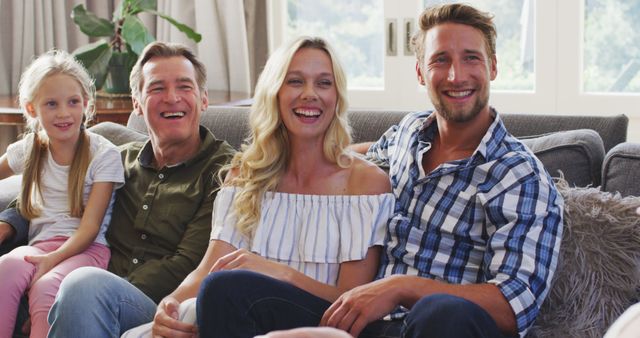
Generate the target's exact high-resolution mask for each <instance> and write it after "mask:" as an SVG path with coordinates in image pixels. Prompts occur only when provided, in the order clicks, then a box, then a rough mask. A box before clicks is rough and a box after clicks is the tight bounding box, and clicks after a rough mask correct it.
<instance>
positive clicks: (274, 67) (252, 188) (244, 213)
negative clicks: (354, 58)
mask: <svg viewBox="0 0 640 338" xmlns="http://www.w3.org/2000/svg"><path fill="white" fill-rule="evenodd" d="M304 48H314V49H319V50H321V51H324V52H325V53H327V55H328V56H329V58H330V59H331V65H332V67H333V75H334V78H335V84H336V89H337V90H336V91H337V96H338V97H337V101H336V113H335V116H334V119H333V121H331V123H330V125H329V128H328V129H327V131H326V133H325V138H324V146H323V151H324V156H325V157H326V158H327V159H328V160H329V161H331V162H332V163H335V164H337V165H338V166H340V167H342V168H347V167H349V166H350V165H351V163H352V162H353V157H352V156H351V155H349V154H348V153H347V152H346V147H347V146H348V145H349V144H350V143H351V129H350V127H349V122H348V120H347V98H346V95H347V78H346V76H345V73H344V70H343V68H342V65H341V64H340V62H339V61H338V58H337V56H336V53H335V52H334V51H333V49H332V48H331V47H330V46H329V44H328V43H327V42H326V41H325V40H323V39H321V38H317V37H307V36H304V37H299V38H297V39H295V40H293V41H291V42H290V43H289V44H287V45H285V46H283V47H281V48H279V49H278V50H276V51H275V52H274V53H273V55H271V57H269V60H267V63H266V65H265V68H264V70H263V71H262V74H261V75H260V78H259V79H258V83H257V84H256V91H255V95H254V103H253V105H252V106H251V110H250V113H249V129H250V135H249V137H248V138H247V139H246V140H245V144H244V145H243V146H242V148H241V151H240V152H238V153H236V154H235V156H234V157H233V159H232V160H231V162H230V163H229V164H228V165H226V166H225V167H223V169H222V170H221V171H220V178H221V179H222V177H224V175H225V174H226V173H228V172H229V171H230V170H235V171H237V176H236V177H234V178H233V179H232V180H231V181H230V182H228V183H226V185H231V186H235V187H237V188H239V189H238V193H237V194H236V195H235V197H234V201H233V209H234V212H235V214H236V216H237V223H236V228H237V229H238V230H239V231H240V233H242V234H243V235H244V236H245V237H247V238H248V239H252V238H253V235H254V233H255V228H256V226H257V224H258V222H259V220H260V208H261V202H262V199H263V197H264V195H265V193H266V192H267V191H275V190H276V188H277V186H278V182H279V181H280V179H281V177H282V175H283V173H284V170H285V169H286V166H287V163H288V162H289V158H290V153H289V149H290V146H289V136H288V132H287V129H286V127H285V126H284V123H283V122H282V120H281V118H280V111H279V108H278V92H279V91H280V87H281V86H282V84H283V82H284V79H285V76H286V74H287V71H288V69H289V65H290V64H291V60H292V59H293V57H294V55H295V54H296V52H297V51H298V50H301V49H304Z"/></svg>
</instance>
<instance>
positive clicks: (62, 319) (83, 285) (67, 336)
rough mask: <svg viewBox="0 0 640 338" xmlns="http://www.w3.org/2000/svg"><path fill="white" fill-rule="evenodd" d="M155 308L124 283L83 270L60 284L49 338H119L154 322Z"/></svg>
mask: <svg viewBox="0 0 640 338" xmlns="http://www.w3.org/2000/svg"><path fill="white" fill-rule="evenodd" d="M155 312H156V304H155V303H154V302H153V300H151V298H149V297H147V296H146V295H145V294H144V293H143V292H142V291H140V290H139V289H138V288H136V287H135V286H133V285H132V284H131V283H129V282H128V281H126V280H125V279H123V278H121V277H118V276H116V275H114V274H112V273H110V272H108V271H105V270H101V269H97V268H92V267H83V268H79V269H77V270H75V271H73V272H72V273H70V274H69V275H67V277H66V278H65V279H64V280H63V281H62V284H61V285H60V291H59V292H58V296H57V297H56V300H55V302H54V303H53V307H52V308H51V311H50V312H49V324H51V329H50V331H49V335H48V337H49V338H74V337H92V338H102V337H105V338H107V337H109V338H111V337H120V335H121V334H122V333H124V332H125V331H126V330H128V329H130V328H132V327H136V326H138V325H142V324H144V323H147V322H150V321H152V320H153V316H154V314H155Z"/></svg>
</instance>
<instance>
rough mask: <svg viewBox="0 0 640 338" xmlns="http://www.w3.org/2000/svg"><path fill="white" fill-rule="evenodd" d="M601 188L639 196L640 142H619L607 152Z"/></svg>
mask: <svg viewBox="0 0 640 338" xmlns="http://www.w3.org/2000/svg"><path fill="white" fill-rule="evenodd" d="M602 190H604V191H611V192H615V191H617V192H620V193H621V194H622V196H628V195H633V196H640V143H630V142H627V143H621V144H618V145H617V146H615V147H614V148H613V149H611V151H609V152H608V153H607V156H606V157H605V159H604V164H603V168H602Z"/></svg>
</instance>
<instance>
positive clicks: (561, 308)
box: [529, 179, 640, 338]
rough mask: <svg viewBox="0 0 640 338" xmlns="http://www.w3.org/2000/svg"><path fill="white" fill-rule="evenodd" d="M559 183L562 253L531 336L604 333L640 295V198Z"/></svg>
mask: <svg viewBox="0 0 640 338" xmlns="http://www.w3.org/2000/svg"><path fill="white" fill-rule="evenodd" d="M556 185H557V187H558V190H559V191H560V193H561V194H562V196H563V198H564V202H565V207H564V208H565V209H564V224H565V227H564V233H563V236H562V244H561V247H560V257H559V259H558V267H557V269H556V273H555V275H554V277H553V280H552V283H551V290H550V292H549V294H548V295H547V299H546V300H545V302H544V303H543V305H542V308H541V309H540V313H539V315H538V319H537V321H536V322H535V323H534V325H533V327H532V328H531V330H530V332H529V333H530V334H529V336H532V337H581V338H588V337H602V335H603V334H604V333H605V331H606V329H607V328H608V327H609V325H611V324H612V323H613V321H614V320H615V319H616V318H617V317H618V316H620V314H622V312H624V310H625V309H626V308H627V307H629V306H631V305H632V304H633V302H634V300H636V299H637V296H638V294H637V290H639V287H640V268H639V263H640V217H638V215H637V214H636V213H635V210H636V208H638V206H640V197H633V196H630V197H625V198H623V197H621V196H620V194H611V193H607V192H602V191H600V190H598V189H596V188H571V187H569V185H568V184H567V182H566V181H564V180H562V179H559V180H558V182H557V184H556Z"/></svg>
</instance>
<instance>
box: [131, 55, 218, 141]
mask: <svg viewBox="0 0 640 338" xmlns="http://www.w3.org/2000/svg"><path fill="white" fill-rule="evenodd" d="M142 79H143V85H142V89H141V93H140V97H139V99H136V98H134V100H133V101H134V103H133V104H134V109H135V110H136V112H137V113H138V114H142V115H143V116H144V119H145V122H146V123H147V126H148V128H149V136H150V138H151V141H152V143H153V145H154V146H158V147H161V148H162V147H164V146H175V145H182V146H185V147H189V148H185V151H189V150H193V148H192V147H197V146H198V145H199V143H200V134H199V132H198V128H199V127H198V126H199V124H200V114H201V112H202V111H203V110H204V109H206V107H207V105H208V99H207V95H206V93H203V92H201V90H200V89H199V87H198V85H197V82H196V71H195V68H194V67H193V64H192V63H191V62H190V61H189V60H188V59H186V58H184V57H182V56H172V57H153V58H151V59H150V60H149V61H148V62H147V63H145V64H144V66H143V67H142Z"/></svg>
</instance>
